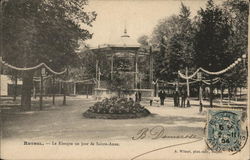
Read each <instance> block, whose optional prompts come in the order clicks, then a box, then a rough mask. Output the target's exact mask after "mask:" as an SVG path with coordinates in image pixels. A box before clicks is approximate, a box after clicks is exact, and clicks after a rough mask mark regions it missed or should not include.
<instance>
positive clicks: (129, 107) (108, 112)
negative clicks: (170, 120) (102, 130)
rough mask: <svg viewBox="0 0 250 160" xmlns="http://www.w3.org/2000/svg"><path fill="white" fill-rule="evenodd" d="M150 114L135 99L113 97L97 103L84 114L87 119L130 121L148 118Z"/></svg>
mask: <svg viewBox="0 0 250 160" xmlns="http://www.w3.org/2000/svg"><path fill="white" fill-rule="evenodd" d="M149 114H150V112H149V111H148V110H147V109H146V108H144V107H143V106H142V105H141V104H140V103H137V102H134V101H133V99H127V98H118V97H112V98H110V99H108V98H106V99H104V100H102V101H101V102H97V103H95V104H94V106H91V107H90V108H89V109H88V110H87V111H86V112H84V113H83V116H84V117H87V118H101V119H129V118H140V117H145V116H148V115H149Z"/></svg>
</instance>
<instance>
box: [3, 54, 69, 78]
mask: <svg viewBox="0 0 250 160" xmlns="http://www.w3.org/2000/svg"><path fill="white" fill-rule="evenodd" d="M0 62H1V63H2V64H3V65H5V66H7V67H9V68H11V69H14V70H18V71H30V70H36V69H39V68H42V67H44V68H46V69H47V70H49V71H50V72H51V73H53V74H55V75H61V74H64V73H65V72H66V71H67V70H66V69H65V70H64V71H62V72H55V71H53V70H52V69H51V68H50V67H49V66H47V65H46V64H45V63H40V64H38V65H36V66H34V67H27V68H19V67H15V66H13V65H10V64H8V63H6V62H5V61H3V60H2V58H0Z"/></svg>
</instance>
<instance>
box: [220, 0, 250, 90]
mask: <svg viewBox="0 0 250 160" xmlns="http://www.w3.org/2000/svg"><path fill="white" fill-rule="evenodd" d="M248 5H249V4H248V2H246V1H244V0H230V1H229V0H228V1H225V2H224V3H223V8H224V14H225V15H226V16H227V17H228V19H229V22H230V27H231V34H230V35H229V41H228V43H229V45H228V48H227V50H228V52H229V53H230V55H232V58H233V59H234V60H236V59H237V58H239V57H242V55H243V54H246V53H247V42H248V37H247V36H248V14H249V6H248ZM246 71H247V70H246V68H244V65H238V66H237V67H236V68H235V69H234V70H232V71H230V73H228V74H225V76H224V78H225V79H226V80H227V81H228V83H229V84H231V85H234V86H235V87H243V86H244V85H246V79H247V72H246ZM232 82H233V83H234V84H232Z"/></svg>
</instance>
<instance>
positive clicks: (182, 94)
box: [181, 91, 187, 107]
mask: <svg viewBox="0 0 250 160" xmlns="http://www.w3.org/2000/svg"><path fill="white" fill-rule="evenodd" d="M186 99H187V92H186V91H182V92H181V107H185V104H186Z"/></svg>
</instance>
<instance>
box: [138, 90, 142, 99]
mask: <svg viewBox="0 0 250 160" xmlns="http://www.w3.org/2000/svg"><path fill="white" fill-rule="evenodd" d="M138 99H139V101H141V91H139V92H138Z"/></svg>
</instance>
